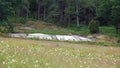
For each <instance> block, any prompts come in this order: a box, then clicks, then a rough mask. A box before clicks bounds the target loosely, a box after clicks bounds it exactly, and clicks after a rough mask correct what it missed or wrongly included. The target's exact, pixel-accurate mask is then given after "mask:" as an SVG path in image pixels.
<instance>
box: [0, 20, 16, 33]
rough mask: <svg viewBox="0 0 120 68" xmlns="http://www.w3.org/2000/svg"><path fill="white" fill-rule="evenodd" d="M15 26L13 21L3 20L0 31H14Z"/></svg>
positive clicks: (0, 23)
mask: <svg viewBox="0 0 120 68" xmlns="http://www.w3.org/2000/svg"><path fill="white" fill-rule="evenodd" d="M13 29H14V26H13V25H12V24H11V23H8V22H5V21H1V22H0V32H2V33H9V32H13Z"/></svg>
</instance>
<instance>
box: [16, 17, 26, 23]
mask: <svg viewBox="0 0 120 68" xmlns="http://www.w3.org/2000/svg"><path fill="white" fill-rule="evenodd" d="M17 22H18V23H21V24H25V23H26V18H22V17H20V18H17Z"/></svg>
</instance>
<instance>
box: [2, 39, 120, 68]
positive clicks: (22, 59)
mask: <svg viewBox="0 0 120 68" xmlns="http://www.w3.org/2000/svg"><path fill="white" fill-rule="evenodd" d="M0 68H120V47H104V46H96V45H95V44H75V43H68V42H55V41H42V40H39V41H37V40H27V39H16V38H3V37H0Z"/></svg>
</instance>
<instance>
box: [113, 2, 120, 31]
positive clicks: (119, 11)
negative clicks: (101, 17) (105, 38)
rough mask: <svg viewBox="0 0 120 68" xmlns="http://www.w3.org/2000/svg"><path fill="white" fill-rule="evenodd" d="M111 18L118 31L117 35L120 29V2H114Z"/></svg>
mask: <svg viewBox="0 0 120 68" xmlns="http://www.w3.org/2000/svg"><path fill="white" fill-rule="evenodd" d="M111 18H112V22H113V25H114V27H115V29H116V33H118V32H119V29H120V0H115V1H114V2H113V6H112V11H111Z"/></svg>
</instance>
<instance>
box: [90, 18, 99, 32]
mask: <svg viewBox="0 0 120 68" xmlns="http://www.w3.org/2000/svg"><path fill="white" fill-rule="evenodd" d="M88 28H89V31H90V33H92V34H93V33H99V23H98V21H97V20H96V19H93V20H91V21H90V23H89V26H88Z"/></svg>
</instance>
